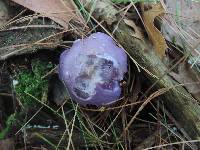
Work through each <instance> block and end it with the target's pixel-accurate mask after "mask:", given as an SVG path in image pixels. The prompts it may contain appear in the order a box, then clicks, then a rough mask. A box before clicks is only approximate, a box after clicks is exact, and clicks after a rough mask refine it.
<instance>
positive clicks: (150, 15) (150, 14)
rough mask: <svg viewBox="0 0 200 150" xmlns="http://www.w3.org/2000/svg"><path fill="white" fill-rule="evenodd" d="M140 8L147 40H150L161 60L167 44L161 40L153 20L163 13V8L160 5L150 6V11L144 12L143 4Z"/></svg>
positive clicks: (161, 37)
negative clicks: (147, 36)
mask: <svg viewBox="0 0 200 150" xmlns="http://www.w3.org/2000/svg"><path fill="white" fill-rule="evenodd" d="M141 6H142V12H143V21H144V25H145V28H146V30H147V33H148V35H149V38H150V39H151V41H152V43H153V45H154V48H155V50H156V53H157V54H158V55H159V56H160V57H161V58H163V57H164V56H165V50H166V49H167V44H166V42H165V39H164V38H163V36H162V34H161V32H160V31H159V30H158V29H157V28H156V27H155V26H154V19H155V18H156V17H157V16H159V15H162V14H164V13H165V10H164V8H163V7H162V5H161V3H157V4H151V5H150V6H151V9H149V10H147V11H145V9H144V7H145V6H144V4H143V5H141Z"/></svg>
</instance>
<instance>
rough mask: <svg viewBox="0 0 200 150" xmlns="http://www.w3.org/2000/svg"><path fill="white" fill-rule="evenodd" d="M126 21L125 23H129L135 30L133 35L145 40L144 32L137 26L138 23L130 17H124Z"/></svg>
mask: <svg viewBox="0 0 200 150" xmlns="http://www.w3.org/2000/svg"><path fill="white" fill-rule="evenodd" d="M124 22H125V24H127V25H128V26H130V27H131V28H132V29H133V30H134V31H135V34H134V35H132V36H133V37H135V38H138V39H140V40H144V37H143V35H142V32H141V31H139V28H138V27H137V26H136V24H135V23H134V22H133V21H132V20H130V19H124Z"/></svg>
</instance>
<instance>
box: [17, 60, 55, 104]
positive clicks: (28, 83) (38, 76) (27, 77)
mask: <svg viewBox="0 0 200 150" xmlns="http://www.w3.org/2000/svg"><path fill="white" fill-rule="evenodd" d="M31 66H32V70H22V71H21V72H20V73H19V74H18V75H17V78H16V80H17V81H18V84H17V85H16V86H15V91H16V94H17V97H18V99H19V100H20V102H21V104H22V105H23V106H24V108H27V107H29V106H34V105H36V104H38V102H37V101H36V100H35V99H34V98H33V97H35V98H36V99H38V100H39V101H41V100H43V99H44V98H43V97H44V95H45V93H47V91H48V80H47V79H44V78H42V77H43V76H44V75H46V74H47V73H48V72H49V71H50V70H51V69H52V68H53V67H54V66H53V64H52V63H49V62H45V61H40V60H33V61H32V63H31ZM30 95H32V96H33V97H31V96H30ZM33 104H34V105H33Z"/></svg>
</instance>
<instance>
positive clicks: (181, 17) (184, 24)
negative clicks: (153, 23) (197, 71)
mask: <svg viewBox="0 0 200 150" xmlns="http://www.w3.org/2000/svg"><path fill="white" fill-rule="evenodd" d="M165 5H166V6H165V7H166V14H165V15H164V16H163V17H162V25H161V31H162V34H163V36H164V37H165V39H166V40H168V41H170V42H171V43H173V44H175V45H177V46H179V47H181V48H183V49H184V50H185V51H186V53H187V52H189V53H191V56H190V57H189V59H188V62H190V63H191V64H192V65H194V64H198V63H199V62H200V61H199V56H200V46H196V45H197V43H199V39H200V17H199V16H200V11H199V9H200V1H193V0H176V1H174V0H167V1H165ZM194 47H195V50H194ZM194 60H195V61H194Z"/></svg>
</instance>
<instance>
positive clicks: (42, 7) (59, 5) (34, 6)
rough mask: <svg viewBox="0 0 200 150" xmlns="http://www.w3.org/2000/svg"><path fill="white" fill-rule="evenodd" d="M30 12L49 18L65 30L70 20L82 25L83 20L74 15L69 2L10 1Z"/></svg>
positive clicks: (49, 0)
mask: <svg viewBox="0 0 200 150" xmlns="http://www.w3.org/2000/svg"><path fill="white" fill-rule="evenodd" d="M12 1H14V2H16V3H18V4H20V5H22V6H24V7H26V8H28V9H30V10H33V11H35V12H36V13H40V14H42V15H44V16H46V17H49V18H51V19H52V20H54V21H55V22H57V23H58V24H60V25H61V26H63V27H64V28H65V29H68V23H69V21H70V20H72V19H73V20H76V21H79V22H81V23H83V22H84V21H83V18H82V17H81V16H80V15H77V14H76V10H77V9H76V6H75V4H74V3H73V1H71V0H12Z"/></svg>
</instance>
